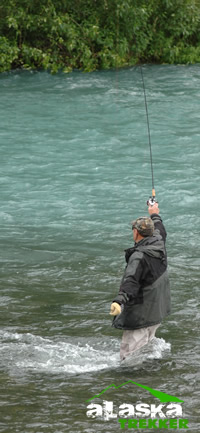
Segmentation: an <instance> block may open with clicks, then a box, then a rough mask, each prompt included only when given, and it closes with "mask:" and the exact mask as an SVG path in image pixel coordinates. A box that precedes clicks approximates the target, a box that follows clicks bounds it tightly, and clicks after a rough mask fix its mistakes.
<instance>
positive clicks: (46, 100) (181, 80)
mask: <svg viewBox="0 0 200 433" xmlns="http://www.w3.org/2000/svg"><path fill="white" fill-rule="evenodd" d="M143 73H144V79H145V86H146V93H147V100H148V110H149V120H150V128H151V141H152V151H153V166H154V177H155V188H156V194H157V198H158V200H159V207H160V211H161V216H162V217H163V220H164V223H165V226H166V229H167V232H168V238H167V251H168V259H169V274H170V281H171V292H172V314H171V315H170V316H169V317H168V318H167V319H166V320H165V321H164V322H163V324H162V326H161V327H160V328H159V330H158V332H157V336H156V338H155V339H154V341H153V342H152V343H151V345H150V346H149V347H148V348H145V349H144V350H143V351H141V353H140V354H138V355H137V356H135V357H133V358H132V359H131V360H129V362H127V363H124V365H123V364H120V360H119V346H120V339H121V332H120V331H118V330H115V329H114V328H112V327H111V318H110V316H109V310H110V303H111V302H112V300H113V297H114V296H115V294H116V293H117V292H118V288H119V283H120V280H121V276H122V273H123V269H124V265H125V261H124V249H126V248H128V247H130V246H132V243H133V241H132V231H131V227H130V221H131V220H132V219H134V218H136V217H137V216H141V215H145V214H147V206H146V200H147V199H148V197H149V195H150V194H151V170H150V158H149V146H148V136H147V123H146V114H145V106H144V95H143V88H142V82H141V74H140V68H139V67H135V68H130V69H123V70H119V71H105V72H95V73H91V74H83V73H80V72H74V73H72V74H69V75H65V74H58V75H55V76H52V75H50V74H48V73H46V72H33V73H32V72H26V71H24V72H23V71H22V72H19V71H14V72H11V73H3V74H1V75H0V95H1V106H0V111H1V116H0V119H1V128H0V182H1V208H0V238H1V279H0V283H1V291H0V390H1V393H0V432H3V433H45V432H48V433H66V432H70V433H72V432H75V433H85V432H87V433H109V432H118V431H138V432H139V431H142V432H144V431H145V432H155V431H159V432H164V431H168V430H167V429H166V428H163V429H160V428H149V427H147V428H138V429H134V428H132V429H131V428H128V427H127V426H126V427H125V429H124V430H122V428H121V426H120V424H119V422H118V418H119V417H118V416H117V417H116V418H114V419H109V420H105V419H103V418H101V417H97V418H91V417H88V415H87V414H86V412H87V406H88V404H89V403H88V402H86V400H88V399H90V398H91V397H93V396H94V395H97V394H99V393H100V392H101V391H102V390H104V389H105V388H109V387H110V385H112V384H115V385H116V386H119V385H120V384H123V383H125V382H128V381H129V380H131V381H133V382H136V383H138V384H142V385H144V386H148V387H151V388H153V389H155V390H159V391H162V392H164V393H167V394H170V395H174V396H177V397H178V398H179V399H181V400H183V401H184V403H182V410H183V414H182V417H183V418H184V419H188V423H189V424H188V425H189V429H187V430H185V429H184V428H180V429H177V430H176V431H181V432H184V431H189V432H192V433H198V432H199V430H200V408H199V401H200V371H199V370H200V369H199V367H200V360H199V356H200V337H199V331H200V309H199V307H200V296H199V290H200V288H199V265H200V248H199V235H200V212H199V211H200V204H199V203H200V189H199V184H200V169H199V166H200V66H199V65H195V66H148V65H145V66H144V67H143ZM103 399H104V400H107V401H113V403H114V411H115V413H118V407H119V406H120V405H121V404H123V403H129V404H132V405H135V404H136V403H137V402H139V401H140V402H143V403H146V404H158V403H159V400H157V399H156V398H155V397H153V396H152V395H150V394H149V392H148V391H147V390H145V389H142V388H139V387H137V386H135V385H134V384H132V383H128V384H126V385H124V386H122V387H121V388H118V389H117V390H114V388H113V389H110V390H107V394H104V396H100V397H99V398H96V400H95V399H94V400H93V403H98V404H100V405H102V403H103ZM90 403H91V402H90ZM170 431H174V430H173V429H171V430H170Z"/></svg>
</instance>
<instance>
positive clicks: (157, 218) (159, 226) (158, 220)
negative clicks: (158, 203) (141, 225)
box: [151, 213, 167, 242]
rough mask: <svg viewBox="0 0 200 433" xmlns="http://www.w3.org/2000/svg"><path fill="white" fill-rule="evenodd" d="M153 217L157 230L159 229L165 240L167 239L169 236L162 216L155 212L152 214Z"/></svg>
mask: <svg viewBox="0 0 200 433" xmlns="http://www.w3.org/2000/svg"><path fill="white" fill-rule="evenodd" d="M151 219H152V220H153V222H154V227H155V229H156V230H158V231H159V233H160V235H161V236H162V238H163V241H164V242H165V241H166V237H167V232H166V230H165V227H164V224H163V222H162V218H161V217H160V215H157V214H156V213H153V214H152V215H151Z"/></svg>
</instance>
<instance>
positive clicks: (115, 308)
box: [110, 302, 121, 316]
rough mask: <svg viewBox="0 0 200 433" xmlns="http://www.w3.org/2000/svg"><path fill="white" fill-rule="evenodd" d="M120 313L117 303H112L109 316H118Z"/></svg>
mask: <svg viewBox="0 0 200 433" xmlns="http://www.w3.org/2000/svg"><path fill="white" fill-rule="evenodd" d="M120 313H121V307H120V305H119V304H118V303H117V302H113V303H112V304H111V307H110V315H111V316H118V314H120Z"/></svg>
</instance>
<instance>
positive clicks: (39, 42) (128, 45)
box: [0, 0, 200, 73]
mask: <svg viewBox="0 0 200 433" xmlns="http://www.w3.org/2000/svg"><path fill="white" fill-rule="evenodd" d="M199 30H200V5H199V0H157V1H155V0H32V1H27V0H1V4H0V34H1V37H0V53H1V57H0V71H1V72H2V71H8V70H9V69H11V68H17V67H18V68H19V67H20V68H25V69H27V68H31V69H32V68H42V69H47V70H50V71H51V72H52V73H56V72H57V71H59V70H63V71H64V72H70V71H72V70H73V69H74V68H78V69H81V70H83V71H89V72H90V71H94V70H96V69H108V68H115V67H122V66H128V65H133V64H136V63H139V62H151V63H152V62H156V63H196V62H199V60H200V52H199V51H200V31H199Z"/></svg>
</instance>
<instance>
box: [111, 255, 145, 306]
mask: <svg viewBox="0 0 200 433" xmlns="http://www.w3.org/2000/svg"><path fill="white" fill-rule="evenodd" d="M142 258H143V253H141V252H135V253H133V254H132V255H131V257H130V259H129V262H128V265H127V267H126V269H125V272H124V276H123V278H122V282H121V286H120V290H119V294H118V295H117V296H116V298H115V299H114V300H113V302H117V303H118V304H120V305H121V304H125V303H126V302H127V301H131V300H134V298H136V297H137V295H138V292H139V289H140V278H141V275H142V272H143V266H142Z"/></svg>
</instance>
